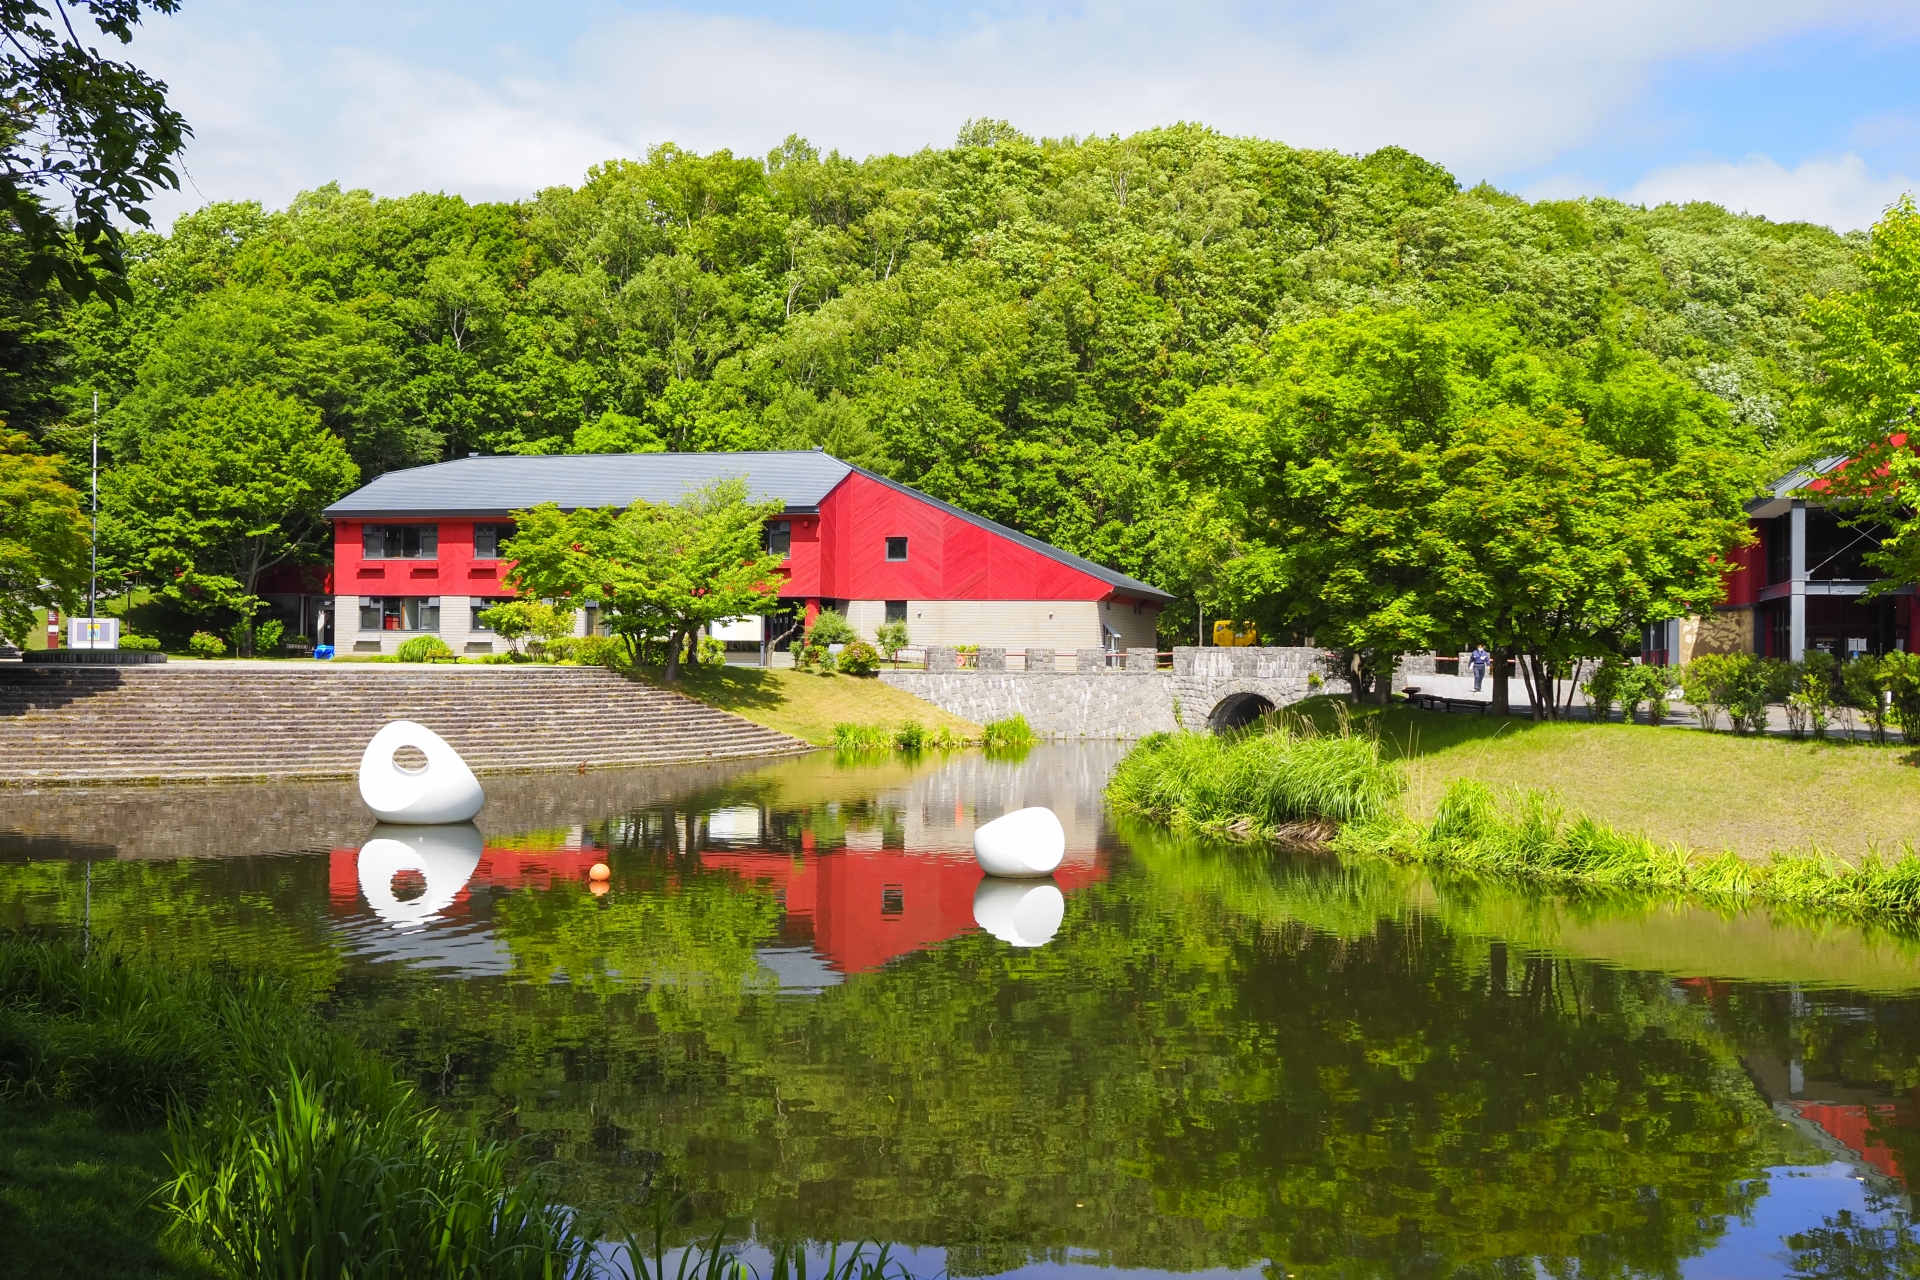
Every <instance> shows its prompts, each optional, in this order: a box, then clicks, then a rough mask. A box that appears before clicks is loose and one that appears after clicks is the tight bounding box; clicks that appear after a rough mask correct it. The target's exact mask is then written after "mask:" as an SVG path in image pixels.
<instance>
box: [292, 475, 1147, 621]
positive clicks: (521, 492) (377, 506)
mask: <svg viewBox="0 0 1920 1280" xmlns="http://www.w3.org/2000/svg"><path fill="white" fill-rule="evenodd" d="M855 471H858V472H860V474H861V475H863V476H866V477H868V478H869V479H872V480H875V481H877V482H879V483H880V484H883V485H886V486H887V487H888V488H890V489H898V490H899V491H900V492H902V493H910V494H912V495H913V496H914V497H916V498H918V499H919V500H920V501H922V502H926V503H931V504H932V505H933V506H936V507H938V508H940V509H941V510H942V511H945V512H947V513H948V514H949V515H953V516H957V517H958V518H960V519H962V520H965V521H966V522H967V523H969V524H972V525H977V526H978V527H980V528H982V529H987V530H989V531H991V532H993V533H996V534H998V535H1000V536H1001V537H1003V538H1006V539H1009V540H1010V541H1013V542H1017V543H1019V544H1020V545H1021V546H1023V547H1027V548H1029V549H1030V550H1033V551H1037V552H1039V553H1040V554H1041V555H1044V556H1047V557H1049V558H1050V559H1053V560H1056V561H1058V562H1059V563H1061V564H1064V565H1070V566H1072V567H1073V568H1075V569H1078V570H1080V571H1081V572H1082V573H1085V574H1087V575H1089V576H1091V577H1093V578H1097V579H1098V580H1100V581H1101V582H1104V583H1106V584H1108V585H1109V586H1112V587H1115V588H1118V589H1119V590H1122V591H1127V592H1131V593H1132V594H1134V595H1138V596H1142V597H1145V598H1147V599H1150V600H1159V601H1161V602H1163V603H1165V602H1170V601H1171V600H1172V599H1173V597H1172V596H1170V595H1168V594H1167V593H1166V592H1164V591H1162V590H1160V588H1158V587H1153V586H1148V585H1147V584H1146V583H1144V582H1141V581H1140V580H1139V579H1137V578H1129V577H1128V576H1127V575H1126V574H1124V573H1120V572H1118V571H1116V570H1113V569H1109V568H1106V567H1105V566H1104V565H1098V564H1095V563H1094V562H1093V561H1091V560H1083V559H1081V558H1080V557H1079V556H1076V555H1069V554H1068V553H1067V552H1065V551H1062V550H1060V548H1058V547H1055V546H1050V545H1049V544H1047V543H1045V542H1042V541H1040V540H1039V539H1038V538H1030V537H1028V536H1027V535H1026V534H1024V533H1021V532H1019V531H1018V530H1015V529H1009V528H1007V527H1006V526H1005V525H1003V524H995V523H994V522H993V521H991V520H989V519H987V518H986V517H984V516H977V515H975V514H973V512H971V511H963V510H961V509H960V508H959V507H956V506H952V505H950V504H948V503H945V502H942V501H940V500H939V499H938V498H930V497H928V496H927V495H926V494H924V493H921V492H920V491H919V490H918V489H910V488H908V487H907V486H906V485H903V484H900V483H898V482H897V481H893V480H889V479H887V478H886V477H885V476H882V475H876V474H874V473H873V472H871V471H867V470H865V469H864V468H861V467H854V466H850V465H848V464H847V463H844V462H842V461H840V460H839V459H838V458H835V457H832V456H830V455H828V454H826V453H822V452H820V451H819V450H817V449H816V450H795V451H786V452H778V453H596V454H557V455H552V456H548V457H533V458H525V457H518V456H502V457H492V458H459V459H456V460H455V461H453V462H437V463H434V464H433V465H432V466H426V467H412V468H409V469H408V470H405V471H389V472H388V473H387V474H386V475H383V476H381V477H380V478H379V479H377V480H375V481H373V482H372V483H371V484H367V485H363V486H362V487H360V488H358V489H356V490H354V491H353V492H352V493H350V494H348V495H347V496H346V497H344V498H342V499H340V501H338V502H336V503H334V504H333V505H332V506H330V507H328V508H327V510H326V514H327V515H328V516H329V517H330V518H332V519H336V520H340V519H347V520H377V519H381V518H390V519H418V518H419V517H421V516H441V517H445V518H447V519H460V518H485V517H488V516H500V517H504V516H506V515H507V514H508V513H509V512H513V511H523V510H525V509H526V508H528V507H534V506H538V505H540V504H541V503H543V502H551V503H555V504H556V505H558V506H560V507H561V508H563V509H565V510H568V511H573V510H577V509H578V508H581V507H624V506H627V505H628V504H630V503H632V502H633V501H634V500H635V499H636V498H644V499H646V500H647V501H648V502H677V501H679V500H680V498H682V497H683V496H685V494H686V493H687V491H688V490H690V489H697V488H699V487H700V486H701V485H703V484H707V483H709V482H711V481H714V480H721V479H725V478H727V477H729V476H745V477H746V479H747V485H748V487H749V489H750V490H751V491H752V493H753V496H754V498H755V499H756V500H757V501H761V502H767V501H771V500H774V499H779V500H780V501H781V502H784V503H786V507H787V510H788V511H793V512H799V513H807V512H814V511H818V510H819V509H820V503H821V501H822V500H823V499H825V498H826V496H827V495H828V494H829V493H831V492H833V489H834V487H835V486H836V485H838V484H839V483H840V482H841V481H842V480H844V479H846V478H847V477H848V476H849V475H852V474H853V473H854V472H855Z"/></svg>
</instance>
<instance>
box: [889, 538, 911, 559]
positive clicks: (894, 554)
mask: <svg viewBox="0 0 1920 1280" xmlns="http://www.w3.org/2000/svg"><path fill="white" fill-rule="evenodd" d="M906 558H907V540H906V539H905V538H888V539H887V559H889V560H905V559H906Z"/></svg>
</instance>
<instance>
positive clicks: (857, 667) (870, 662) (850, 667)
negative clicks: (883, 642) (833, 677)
mask: <svg viewBox="0 0 1920 1280" xmlns="http://www.w3.org/2000/svg"><path fill="white" fill-rule="evenodd" d="M840 669H841V670H842V671H844V672H846V673H847V674H848V675H850V676H870V675H872V674H873V673H874V672H875V671H877V670H879V669H880V655H879V654H878V653H876V652H875V651H874V648H873V646H872V645H870V644H868V643H867V642H866V641H865V640H855V641H854V642H853V643H852V644H850V645H848V646H847V647H846V648H844V649H842V650H841V651H840Z"/></svg>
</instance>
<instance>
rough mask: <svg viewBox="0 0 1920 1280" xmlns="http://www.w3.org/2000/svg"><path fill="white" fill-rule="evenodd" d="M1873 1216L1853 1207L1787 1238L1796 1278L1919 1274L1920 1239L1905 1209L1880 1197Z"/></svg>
mask: <svg viewBox="0 0 1920 1280" xmlns="http://www.w3.org/2000/svg"><path fill="white" fill-rule="evenodd" d="M1868 1213H1869V1215H1870V1216H1868V1217H1860V1216H1857V1215H1855V1214H1853V1213H1852V1212H1850V1211H1849V1210H1846V1209H1842V1210H1841V1211H1840V1212H1839V1213H1837V1214H1834V1215H1832V1216H1831V1217H1828V1218H1826V1219H1824V1220H1822V1222H1821V1224H1820V1226H1818V1227H1817V1228H1815V1229H1814V1230H1812V1231H1801V1232H1796V1233H1794V1234H1793V1235H1790V1236H1788V1237H1787V1248H1788V1250H1789V1257H1790V1259H1791V1262H1792V1266H1793V1272H1792V1274H1793V1275H1794V1276H1796V1277H1804V1280H1905V1278H1906V1277H1911V1276H1920V1238H1916V1236H1915V1233H1914V1221H1913V1217H1912V1215H1911V1214H1909V1213H1908V1212H1907V1211H1906V1210H1905V1209H1903V1208H1901V1207H1899V1206H1897V1205H1895V1204H1893V1203H1891V1202H1890V1201H1887V1200H1886V1199H1884V1198H1881V1197H1873V1198H1872V1199H1871V1201H1870V1202H1869V1204H1868Z"/></svg>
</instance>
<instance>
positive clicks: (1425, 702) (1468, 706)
mask: <svg viewBox="0 0 1920 1280" xmlns="http://www.w3.org/2000/svg"><path fill="white" fill-rule="evenodd" d="M1406 699H1407V701H1408V702H1410V703H1412V704H1413V705H1414V706H1416V707H1418V708H1420V709H1421V710H1422V711H1478V712H1479V713H1480V714H1481V715H1485V714H1486V713H1487V712H1488V710H1490V709H1491V708H1492V706H1493V703H1492V701H1491V700H1489V699H1486V698H1450V697H1448V696H1447V695H1446V694H1444V693H1422V692H1420V690H1419V689H1417V688H1410V689H1408V690H1407V691H1406Z"/></svg>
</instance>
